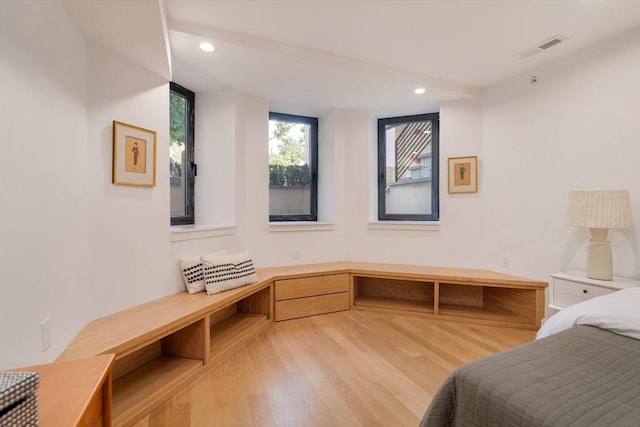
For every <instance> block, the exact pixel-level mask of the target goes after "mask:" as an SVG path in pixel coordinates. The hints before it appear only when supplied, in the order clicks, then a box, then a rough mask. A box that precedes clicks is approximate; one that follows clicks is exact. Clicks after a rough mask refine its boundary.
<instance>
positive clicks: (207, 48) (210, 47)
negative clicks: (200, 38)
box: [200, 42, 216, 52]
mask: <svg viewBox="0 0 640 427" xmlns="http://www.w3.org/2000/svg"><path fill="white" fill-rule="evenodd" d="M200 49H202V50H204V51H205V52H213V51H214V50H216V48H215V47H213V45H212V44H211V43H209V42H202V43H200Z"/></svg>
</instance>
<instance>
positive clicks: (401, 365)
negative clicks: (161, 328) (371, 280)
mask: <svg viewBox="0 0 640 427" xmlns="http://www.w3.org/2000/svg"><path fill="white" fill-rule="evenodd" d="M534 337H535V332H534V331H530V330H523V329H512V328H504V327H497V326H485V325H474V324H470V323H461V322H448V321H442V320H433V319H428V318H420V317H413V316H410V315H393V314H386V313H376V312H364V311H357V310H350V311H344V312H340V313H333V314H325V315H321V316H314V317H308V318H303V319H296V320H289V321H284V322H278V323H276V324H274V325H273V326H272V327H271V328H269V329H268V330H267V331H265V332H263V333H261V334H260V335H258V336H257V337H256V338H255V339H254V340H253V341H251V342H250V343H248V344H247V345H246V346H244V347H242V348H241V349H240V350H239V351H238V352H237V353H235V354H234V355H232V356H230V357H228V358H227V359H225V360H224V361H223V362H221V363H220V364H219V365H217V366H216V367H214V368H213V369H211V370H210V371H209V372H208V373H207V374H206V375H204V376H203V377H202V378H200V379H198V380H196V381H195V382H194V383H193V384H192V385H191V386H190V387H189V388H188V389H185V390H183V391H182V392H180V393H178V394H177V395H176V396H174V397H173V398H172V399H170V400H169V401H168V402H166V403H165V404H164V405H162V406H161V407H159V408H158V409H156V410H155V411H154V412H152V413H151V414H150V415H148V416H147V417H145V418H144V419H142V420H141V421H139V422H138V423H136V424H135V426H136V427H146V426H153V427H155V426H171V427H182V426H185V427H186V426H193V427H200V426H224V427H227V426H243V427H247V426H331V427H334V426H416V425H417V424H418V422H419V420H420V418H421V417H422V415H423V414H424V411H425V410H426V408H427V406H428V405H429V402H430V401H431V399H432V396H433V394H434V393H435V392H436V390H437V389H438V387H439V386H440V384H441V383H442V381H444V379H445V378H446V377H447V375H448V374H449V373H450V372H451V371H453V370H454V369H455V368H456V367H457V366H459V365H461V364H463V363H465V362H468V361H471V360H474V359H477V358H480V357H483V356H486V355H489V354H492V353H495V352H498V351H501V350H504V349H506V348H510V347H513V346H515V345H518V344H521V343H524V342H527V341H531V340H532V339H533V338H534Z"/></svg>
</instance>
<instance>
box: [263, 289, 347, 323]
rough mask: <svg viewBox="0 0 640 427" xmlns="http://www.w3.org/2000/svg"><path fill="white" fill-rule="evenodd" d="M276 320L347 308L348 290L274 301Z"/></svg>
mask: <svg viewBox="0 0 640 427" xmlns="http://www.w3.org/2000/svg"><path fill="white" fill-rule="evenodd" d="M275 309H276V310H275V311H276V316H275V317H276V321H280V320H288V319H296V318H298V317H306V316H314V315H316V314H325V313H333V312H336V311H343V310H349V292H340V293H337V294H329V295H320V296H315V297H307V298H295V299H288V300H282V301H276V307H275Z"/></svg>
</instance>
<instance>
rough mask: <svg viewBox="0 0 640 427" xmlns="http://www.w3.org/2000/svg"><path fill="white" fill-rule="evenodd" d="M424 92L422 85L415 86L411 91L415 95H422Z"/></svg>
mask: <svg viewBox="0 0 640 427" xmlns="http://www.w3.org/2000/svg"><path fill="white" fill-rule="evenodd" d="M425 92H426V91H425V90H424V88H423V87H419V88H416V90H414V91H413V93H415V94H416V95H422V94H423V93H425Z"/></svg>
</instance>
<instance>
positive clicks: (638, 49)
mask: <svg viewBox="0 0 640 427" xmlns="http://www.w3.org/2000/svg"><path fill="white" fill-rule="evenodd" d="M532 74H535V75H536V76H537V83H536V84H534V85H532V84H531V83H530V81H529V80H530V76H531V75H532ZM483 124H484V154H483V156H484V158H485V162H484V174H483V179H482V180H481V183H480V185H482V186H483V187H484V189H485V190H484V193H483V199H485V198H486V202H485V203H484V206H485V207H486V208H487V209H489V208H492V210H493V215H492V221H491V222H489V223H487V228H489V229H492V230H495V231H494V236H495V239H496V241H499V242H501V246H502V248H501V249H498V248H497V247H495V248H492V249H493V251H494V252H495V255H497V251H498V250H505V251H510V252H511V254H512V256H511V262H512V270H514V271H517V272H522V273H525V274H529V275H536V276H539V277H544V276H545V275H546V274H547V273H551V272H554V271H564V270H567V269H583V270H584V269H586V244H587V241H588V239H589V232H588V230H585V229H577V228H573V227H568V226H566V225H565V224H564V215H565V210H566V203H567V194H568V192H569V190H579V189H591V188H595V187H600V188H605V189H617V188H622V189H629V191H630V195H631V201H632V206H631V209H632V214H633V222H634V224H635V226H634V228H632V229H628V230H622V231H618V230H613V231H610V232H609V237H610V239H611V241H612V247H613V260H614V274H618V275H622V276H628V277H640V257H639V253H640V251H639V244H640V166H639V164H638V158H640V29H636V30H635V31H632V32H629V33H626V34H624V35H622V36H620V37H617V38H615V39H612V40H608V41H606V42H604V43H600V44H599V45H597V46H594V47H592V48H590V49H588V50H584V51H582V52H580V53H578V54H575V55H572V56H571V57H569V58H566V59H565V60H563V61H561V62H557V63H555V64H552V65H549V66H546V67H542V68H540V69H538V70H535V71H534V72H532V73H529V74H527V75H523V76H520V77H518V78H514V79H511V80H510V81H507V82H505V83H503V84H501V85H498V86H496V87H494V88H491V89H490V90H489V91H487V93H486V94H485V96H484V118H483ZM495 258H497V257H495Z"/></svg>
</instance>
